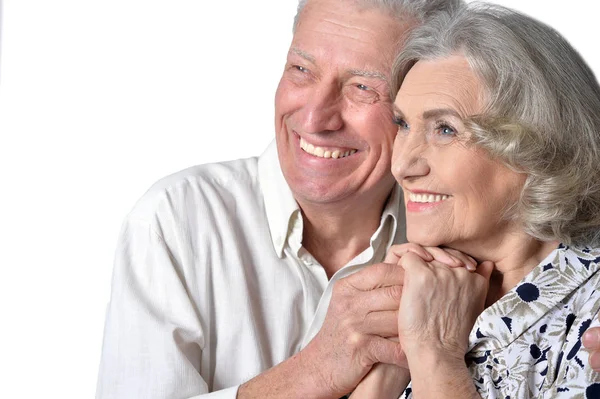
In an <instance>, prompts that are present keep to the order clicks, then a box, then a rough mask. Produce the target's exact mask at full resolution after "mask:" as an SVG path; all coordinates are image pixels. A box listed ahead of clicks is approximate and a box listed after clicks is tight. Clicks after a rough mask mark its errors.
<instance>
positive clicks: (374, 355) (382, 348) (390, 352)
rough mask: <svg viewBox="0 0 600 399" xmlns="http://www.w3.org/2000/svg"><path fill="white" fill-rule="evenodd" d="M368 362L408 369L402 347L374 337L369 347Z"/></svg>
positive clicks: (390, 341)
mask: <svg viewBox="0 0 600 399" xmlns="http://www.w3.org/2000/svg"><path fill="white" fill-rule="evenodd" d="M367 350H368V355H367V356H368V362H369V363H370V362H372V364H375V363H385V364H395V365H396V366H400V367H404V368H408V361H407V360H406V355H405V354H404V351H403V350H402V345H401V344H400V343H398V342H394V341H392V340H389V339H387V338H381V337H377V336H373V337H372V338H371V339H370V340H369V344H368V346H367Z"/></svg>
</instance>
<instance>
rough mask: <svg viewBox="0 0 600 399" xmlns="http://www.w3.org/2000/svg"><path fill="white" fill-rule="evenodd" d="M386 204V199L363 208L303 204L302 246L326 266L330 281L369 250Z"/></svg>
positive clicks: (354, 205)
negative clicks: (345, 266)
mask: <svg viewBox="0 0 600 399" xmlns="http://www.w3.org/2000/svg"><path fill="white" fill-rule="evenodd" d="M386 203H387V198H384V199H381V200H379V201H377V202H371V203H369V204H363V205H362V206H361V205H357V204H352V206H349V205H343V204H337V205H332V206H328V207H324V206H323V205H322V204H320V205H319V206H315V207H312V206H310V204H307V205H304V206H302V205H301V208H302V214H303V220H304V231H303V238H302V246H303V247H304V248H306V250H307V251H308V252H310V254H311V255H312V256H313V257H314V258H315V259H316V260H317V261H318V262H319V263H320V264H321V265H322V266H323V268H324V269H325V271H326V272H327V277H328V278H331V276H333V275H334V274H335V272H337V271H338V270H339V269H341V268H342V267H344V265H346V264H347V263H348V262H350V261H351V260H352V259H354V258H355V257H356V256H357V255H358V254H360V253H361V252H363V251H364V250H365V249H367V248H368V247H369V245H370V241H371V237H372V236H373V234H374V233H375V231H376V230H377V228H378V227H379V224H380V222H381V214H382V212H383V209H384V207H385V205H386Z"/></svg>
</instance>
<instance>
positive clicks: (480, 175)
mask: <svg viewBox="0 0 600 399" xmlns="http://www.w3.org/2000/svg"><path fill="white" fill-rule="evenodd" d="M484 100H485V92H484V86H483V85H482V84H481V82H480V81H479V78H478V77H477V76H476V75H475V74H474V73H473V72H472V70H471V68H470V66H469V64H468V63H467V60H466V59H465V58H464V57H462V56H452V57H448V58H444V59H439V60H434V61H419V62H418V63H416V64H415V65H414V67H413V68H412V69H411V70H410V71H409V73H408V75H407V76H406V79H405V80H404V82H403V84H402V87H401V88H400V91H399V93H398V95H397V97H396V100H395V102H394V112H395V119H396V122H397V124H398V125H399V126H398V134H397V136H396V140H395V142H394V153H393V158H392V173H393V174H394V176H395V177H396V180H397V181H398V183H399V184H400V185H401V186H402V189H403V191H404V201H405V204H406V221H407V236H408V240H409V241H410V242H413V243H418V244H421V245H428V246H439V245H445V246H450V247H453V248H456V249H461V250H464V251H468V252H469V253H471V254H473V255H474V256H476V253H477V252H479V251H478V250H476V249H481V250H483V249H484V247H489V246H490V245H496V244H499V243H500V241H501V240H502V239H503V238H505V237H506V234H509V233H510V232H513V231H518V230H519V229H520V228H519V226H518V225H517V222H516V221H514V220H512V221H511V220H508V218H506V217H503V215H504V212H505V210H506V209H507V207H509V206H511V205H513V204H515V203H516V201H517V199H518V197H519V194H520V192H521V190H522V188H523V184H524V182H525V179H526V176H525V175H524V174H521V173H516V172H514V171H512V170H510V169H509V168H507V167H506V166H504V165H503V164H502V163H501V162H499V161H497V160H494V159H492V158H490V156H489V155H488V153H487V152H486V151H484V150H482V149H480V148H478V147H476V146H474V145H472V144H468V143H467V141H468V139H469V138H470V132H469V131H467V130H466V129H465V126H464V122H463V120H464V119H465V118H467V117H470V116H473V115H476V114H479V113H480V112H481V111H482V110H483V106H484ZM474 245H475V246H479V247H474ZM482 246H483V247H482Z"/></svg>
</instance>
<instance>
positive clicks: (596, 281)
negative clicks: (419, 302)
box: [404, 244, 600, 399]
mask: <svg viewBox="0 0 600 399" xmlns="http://www.w3.org/2000/svg"><path fill="white" fill-rule="evenodd" d="M599 269H600V248H594V249H592V248H577V247H568V246H566V245H562V244H561V245H560V246H559V247H558V248H557V249H556V250H554V251H553V252H552V253H551V254H550V255H549V256H548V257H546V259H545V260H544V261H542V262H541V263H540V264H539V265H538V266H537V267H536V268H535V269H534V270H533V271H531V273H529V274H528V275H527V276H526V277H525V278H524V279H523V280H522V281H521V282H520V283H519V284H518V285H517V286H516V287H515V288H513V289H512V290H511V291H509V292H508V293H507V294H506V295H504V296H503V297H502V298H501V299H500V300H498V301H497V302H496V303H494V304H493V305H492V306H490V307H489V308H487V309H486V310H485V311H484V312H483V313H482V314H481V315H480V316H479V318H478V319H477V321H476V322H475V325H474V327H473V329H472V331H471V334H470V336H469V344H470V349H469V352H468V353H467V356H466V360H467V366H468V368H469V370H470V372H471V375H472V376H473V381H474V383H475V386H476V387H477V390H478V392H479V393H480V394H481V396H482V397H484V398H499V399H500V398H501V399H507V398H515V399H517V398H518V399H521V398H557V397H560V398H600V373H595V372H594V371H593V370H592V369H591V368H590V367H589V365H588V353H587V351H586V350H585V348H583V346H582V344H581V336H582V335H583V333H584V332H585V331H586V330H587V328H588V327H589V326H590V325H591V324H592V323H594V325H598V321H597V319H596V318H597V316H598V311H599V309H600V273H598V270H599ZM404 396H405V397H406V398H410V397H412V395H411V393H410V390H409V389H407V390H406V391H405V393H404Z"/></svg>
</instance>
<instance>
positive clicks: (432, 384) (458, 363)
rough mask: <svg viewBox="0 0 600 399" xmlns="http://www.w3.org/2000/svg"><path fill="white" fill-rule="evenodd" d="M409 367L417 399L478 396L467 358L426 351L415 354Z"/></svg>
mask: <svg viewBox="0 0 600 399" xmlns="http://www.w3.org/2000/svg"><path fill="white" fill-rule="evenodd" d="M408 364H409V368H410V373H411V381H412V389H413V394H414V395H415V397H436V398H461V399H462V398H471V397H479V396H478V395H477V392H476V390H475V385H474V384H473V379H472V377H471V374H470V373H469V369H468V368H467V365H466V363H465V360H464V355H463V356H459V355H457V354H456V352H445V351H436V350H431V349H426V350H421V351H420V353H414V354H412V355H411V357H410V358H408Z"/></svg>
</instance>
